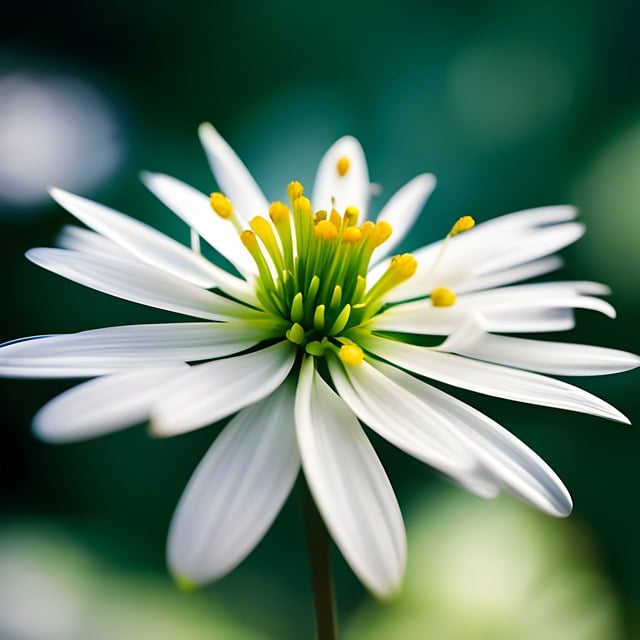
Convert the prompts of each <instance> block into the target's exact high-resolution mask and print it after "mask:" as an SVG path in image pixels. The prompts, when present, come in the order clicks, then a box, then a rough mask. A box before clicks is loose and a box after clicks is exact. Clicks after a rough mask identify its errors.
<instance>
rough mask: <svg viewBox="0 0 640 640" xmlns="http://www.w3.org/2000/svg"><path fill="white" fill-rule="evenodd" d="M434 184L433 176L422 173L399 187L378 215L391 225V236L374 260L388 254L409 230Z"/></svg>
mask: <svg viewBox="0 0 640 640" xmlns="http://www.w3.org/2000/svg"><path fill="white" fill-rule="evenodd" d="M435 186H436V179H435V176H434V175H433V174H431V173H423V174H421V175H419V176H416V177H415V178H413V180H410V181H409V182H407V184H405V185H404V186H403V187H402V188H401V189H399V190H398V191H397V192H396V193H395V194H394V195H393V196H391V199H390V200H389V201H388V202H387V204H385V206H384V207H383V208H382V211H380V214H379V215H378V220H379V221H382V220H384V221H386V222H388V223H389V224H390V225H391V228H392V229H393V233H392V234H391V237H390V238H389V239H388V240H387V241H386V242H385V243H384V244H383V245H382V246H381V247H380V248H379V249H378V250H377V251H376V254H375V259H376V261H378V260H381V259H382V258H384V257H385V256H388V255H389V254H390V253H391V252H392V251H393V250H394V249H395V248H396V247H397V246H398V245H399V244H400V242H402V240H404V238H405V237H406V235H407V234H408V233H409V231H411V228H412V227H413V225H414V224H415V222H416V220H417V219H418V216H419V215H420V212H421V211H422V209H423V207H424V205H425V203H426V202H427V200H428V199H429V196H430V195H431V192H432V191H433V190H434V188H435Z"/></svg>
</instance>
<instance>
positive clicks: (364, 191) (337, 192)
mask: <svg viewBox="0 0 640 640" xmlns="http://www.w3.org/2000/svg"><path fill="white" fill-rule="evenodd" d="M340 158H347V159H348V160H349V163H350V165H349V170H348V171H347V173H346V175H344V176H341V175H340V174H339V173H338V169H337V164H338V160H340ZM370 194H371V188H370V185H369V172H368V170H367V160H366V158H365V156H364V151H363V150H362V147H361V146H360V143H359V142H358V141H357V140H356V139H355V138H352V137H351V136H344V137H343V138H340V140H338V141H337V142H335V143H334V144H333V145H332V146H331V147H330V148H329V150H328V151H327V152H326V153H325V154H324V156H323V157H322V160H320V165H319V166H318V171H317V173H316V179H315V183H314V185H313V197H312V198H311V202H312V203H313V208H314V209H324V210H325V211H331V209H332V208H333V207H335V208H336V209H337V210H338V211H339V212H340V213H341V214H342V213H344V210H345V209H346V208H347V207H349V206H352V207H357V208H358V210H359V211H360V218H359V220H360V222H364V220H366V218H367V215H368V210H369V197H370Z"/></svg>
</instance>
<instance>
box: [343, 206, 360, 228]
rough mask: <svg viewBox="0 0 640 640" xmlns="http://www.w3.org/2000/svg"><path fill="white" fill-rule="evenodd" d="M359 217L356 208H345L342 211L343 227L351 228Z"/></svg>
mask: <svg viewBox="0 0 640 640" xmlns="http://www.w3.org/2000/svg"><path fill="white" fill-rule="evenodd" d="M359 215H360V211H359V210H358V207H351V206H350V207H347V208H346V209H345V210H344V223H345V225H347V226H349V227H351V226H353V225H355V223H356V222H358V216H359Z"/></svg>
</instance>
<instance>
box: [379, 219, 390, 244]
mask: <svg viewBox="0 0 640 640" xmlns="http://www.w3.org/2000/svg"><path fill="white" fill-rule="evenodd" d="M392 231H393V229H392V228H391V225H390V224H389V223H388V222H387V221H386V220H381V221H380V222H376V226H375V232H374V233H375V235H374V239H375V244H376V247H379V246H380V245H381V244H382V243H383V242H386V241H387V240H388V239H389V237H390V236H391V233H392Z"/></svg>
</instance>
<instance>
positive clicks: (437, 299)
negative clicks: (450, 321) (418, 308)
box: [431, 287, 457, 307]
mask: <svg viewBox="0 0 640 640" xmlns="http://www.w3.org/2000/svg"><path fill="white" fill-rule="evenodd" d="M456 299H457V298H456V294H455V293H453V291H451V289H447V288H446V287H438V288H437V289H434V290H433V291H432V292H431V304H432V305H433V306H434V307H452V306H453V305H454V304H455V303H456Z"/></svg>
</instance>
